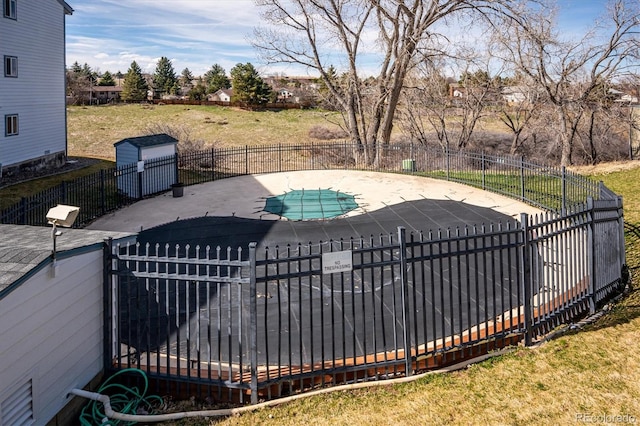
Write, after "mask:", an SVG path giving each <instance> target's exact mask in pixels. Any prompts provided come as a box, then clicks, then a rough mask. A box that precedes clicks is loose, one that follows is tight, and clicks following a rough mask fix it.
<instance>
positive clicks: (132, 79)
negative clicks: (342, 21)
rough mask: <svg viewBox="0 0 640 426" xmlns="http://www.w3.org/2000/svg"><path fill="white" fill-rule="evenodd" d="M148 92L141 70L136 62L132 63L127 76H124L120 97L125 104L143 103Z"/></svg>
mask: <svg viewBox="0 0 640 426" xmlns="http://www.w3.org/2000/svg"><path fill="white" fill-rule="evenodd" d="M148 90H149V86H147V82H146V81H145V79H144V77H143V76H142V70H141V69H140V67H139V66H138V64H137V63H136V61H133V62H132V63H131V67H130V68H129V70H128V71H127V74H126V75H125V76H124V84H123V86H122V93H120V97H121V98H122V100H123V101H125V102H131V101H133V102H136V101H143V100H145V99H146V98H147V91H148Z"/></svg>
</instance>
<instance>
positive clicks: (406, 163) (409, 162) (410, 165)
mask: <svg viewBox="0 0 640 426" xmlns="http://www.w3.org/2000/svg"><path fill="white" fill-rule="evenodd" d="M402 171H403V172H415V171H416V160H414V159H406V160H402Z"/></svg>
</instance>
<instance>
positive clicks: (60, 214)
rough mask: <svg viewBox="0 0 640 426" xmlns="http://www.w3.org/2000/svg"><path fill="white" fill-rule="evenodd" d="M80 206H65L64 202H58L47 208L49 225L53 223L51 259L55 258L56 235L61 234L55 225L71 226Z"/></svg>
mask: <svg viewBox="0 0 640 426" xmlns="http://www.w3.org/2000/svg"><path fill="white" fill-rule="evenodd" d="M79 212H80V207H75V206H66V205H64V204H58V205H57V206H55V207H53V208H51V209H49V211H48V212H47V221H48V223H49V224H50V225H53V229H51V239H52V240H53V251H52V257H53V260H54V261H55V260H56V237H57V236H59V235H62V232H60V231H58V230H57V229H56V227H58V226H64V227H66V228H70V227H71V226H73V222H75V221H76V218H77V217H78V213H79Z"/></svg>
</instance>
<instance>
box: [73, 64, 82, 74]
mask: <svg viewBox="0 0 640 426" xmlns="http://www.w3.org/2000/svg"><path fill="white" fill-rule="evenodd" d="M71 72H72V73H74V74H81V73H82V67H81V66H80V64H79V63H78V61H75V62H74V63H73V65H71Z"/></svg>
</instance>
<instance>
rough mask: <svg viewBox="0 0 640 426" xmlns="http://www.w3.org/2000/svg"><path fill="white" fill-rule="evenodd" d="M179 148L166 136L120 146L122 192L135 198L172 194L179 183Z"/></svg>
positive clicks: (117, 145)
mask: <svg viewBox="0 0 640 426" xmlns="http://www.w3.org/2000/svg"><path fill="white" fill-rule="evenodd" d="M177 144H178V140H177V139H176V138H174V137H171V136H169V135H167V134H165V133H161V134H156V135H149V136H139V137H135V138H127V139H122V140H121V141H119V142H116V143H115V144H114V146H115V148H116V166H117V168H118V189H119V190H120V191H122V192H124V193H126V194H127V195H128V196H129V197H132V198H142V197H144V196H145V195H149V194H155V193H157V192H162V191H167V190H169V189H170V188H171V185H173V184H174V183H177V180H178V177H177V164H176V158H175V156H176V147H177Z"/></svg>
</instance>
